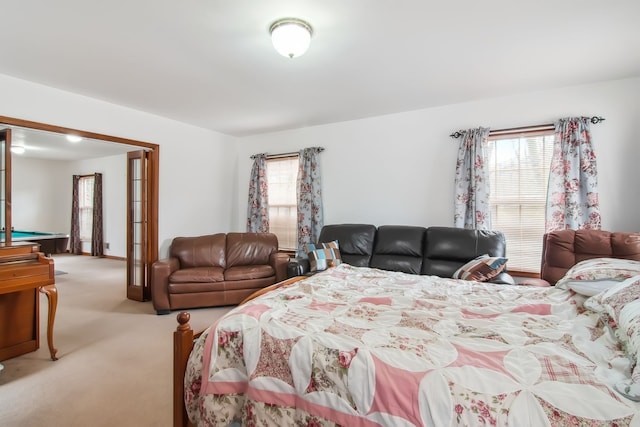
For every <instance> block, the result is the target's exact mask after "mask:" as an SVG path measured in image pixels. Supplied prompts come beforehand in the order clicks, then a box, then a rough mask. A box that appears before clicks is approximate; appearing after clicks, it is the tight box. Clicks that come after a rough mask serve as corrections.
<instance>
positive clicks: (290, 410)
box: [185, 264, 640, 427]
mask: <svg viewBox="0 0 640 427" xmlns="http://www.w3.org/2000/svg"><path fill="white" fill-rule="evenodd" d="M583 301H584V297H581V296H579V295H576V294H574V293H573V292H572V291H569V290H560V289H555V288H537V287H529V286H504V285H494V284H485V283H477V282H463V281H458V280H452V279H441V278H437V277H427V276H415V275H408V274H403V273H394V272H385V271H380V270H375V269H369V268H357V267H352V266H349V265H346V264H343V265H340V266H338V267H336V268H332V269H330V270H328V271H326V272H323V273H320V274H316V275H314V276H312V277H310V278H307V279H305V280H303V281H300V282H297V283H295V284H294V285H292V286H290V287H286V288H280V289H277V290H275V291H272V292H270V293H268V294H265V295H263V296H261V297H259V298H256V299H254V300H252V301H251V302H249V303H247V304H244V305H242V306H239V307H237V308H235V309H233V310H232V311H230V312H229V313H228V314H227V315H225V316H224V317H223V318H221V319H220V320H219V321H218V322H217V323H216V324H215V325H213V326H212V327H211V328H209V329H208V330H207V331H206V332H205V333H204V334H203V335H202V336H201V338H200V339H199V340H198V341H197V342H196V344H195V347H194V350H193V352H192V354H191V357H190V360H189V364H188V366H187V374H186V375H185V400H186V404H187V410H188V413H189V417H190V418H191V420H192V422H195V423H197V424H198V425H222V426H226V425H233V424H234V423H236V424H235V425H242V426H253V425H260V426H269V425H279V426H290V425H305V426H325V425H331V426H333V425H346V426H350V427H354V426H380V425H382V426H394V427H395V426H400V427H402V426H414V425H417V426H423V425H424V426H451V425H471V426H477V425H505V426H506V425H511V426H547V425H551V426H567V425H588V426H599V425H603V426H604V425H618V426H625V425H632V426H634V425H635V426H638V425H640V405H639V404H638V403H634V402H631V401H629V400H627V399H625V398H624V397H622V396H620V395H618V394H616V392H615V391H613V389H612V388H611V387H610V386H609V384H613V383H614V382H615V381H617V380H619V379H620V377H623V376H625V375H629V370H630V368H631V367H630V366H629V362H628V360H627V359H626V358H625V357H624V355H623V353H622V352H621V349H620V347H619V346H618V345H617V343H616V341H615V339H614V338H613V337H612V335H611V334H610V333H609V331H608V329H607V328H606V327H605V326H604V325H603V324H602V323H601V322H600V321H599V319H598V316H597V315H596V314H594V313H591V312H589V311H586V310H585V309H583V308H582V302H583Z"/></svg>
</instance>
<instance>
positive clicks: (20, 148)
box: [11, 145, 25, 154]
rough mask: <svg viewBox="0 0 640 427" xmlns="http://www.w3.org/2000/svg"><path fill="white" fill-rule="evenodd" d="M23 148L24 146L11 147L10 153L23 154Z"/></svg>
mask: <svg viewBox="0 0 640 427" xmlns="http://www.w3.org/2000/svg"><path fill="white" fill-rule="evenodd" d="M24 151H25V148H24V145H12V146H11V152H12V153H14V154H24Z"/></svg>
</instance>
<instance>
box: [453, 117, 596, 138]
mask: <svg viewBox="0 0 640 427" xmlns="http://www.w3.org/2000/svg"><path fill="white" fill-rule="evenodd" d="M604 120H605V119H604V117H600V116H593V117H591V118H589V121H590V122H591V123H593V124H594V125H595V124H598V123H600V122H603V121H604ZM551 129H555V126H554V124H553V123H547V124H544V125H537V126H521V127H517V128H508V129H496V130H492V131H490V132H489V134H490V135H491V134H496V133H508V132H517V131H520V130H530V131H538V130H551ZM464 132H465V131H463V130H459V131H457V132H454V133H452V134H451V135H449V136H450V137H451V138H460V137H461V136H462V135H464Z"/></svg>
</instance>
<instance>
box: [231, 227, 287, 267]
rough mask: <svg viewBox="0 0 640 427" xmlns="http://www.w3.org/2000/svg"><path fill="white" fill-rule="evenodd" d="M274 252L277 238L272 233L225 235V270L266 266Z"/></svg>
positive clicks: (276, 247) (276, 248)
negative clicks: (238, 267)
mask: <svg viewBox="0 0 640 427" xmlns="http://www.w3.org/2000/svg"><path fill="white" fill-rule="evenodd" d="M274 252H278V237H276V235H275V234H273V233H227V268H229V267H235V266H240V265H249V266H252V265H268V264H269V258H270V257H271V254H272V253H274Z"/></svg>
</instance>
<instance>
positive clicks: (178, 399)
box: [173, 311, 193, 427]
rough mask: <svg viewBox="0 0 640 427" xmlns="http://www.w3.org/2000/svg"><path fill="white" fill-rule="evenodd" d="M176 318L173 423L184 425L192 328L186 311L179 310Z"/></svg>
mask: <svg viewBox="0 0 640 427" xmlns="http://www.w3.org/2000/svg"><path fill="white" fill-rule="evenodd" d="M177 319H178V327H177V328H176V330H175V332H174V333H173V425H174V426H176V427H185V426H188V425H189V418H188V417H187V411H186V408H185V405H184V373H185V371H186V368H187V360H188V359H189V353H191V349H192V348H193V329H191V326H190V325H189V319H191V315H190V314H189V313H187V312H186V311H182V312H180V313H179V314H178V316H177Z"/></svg>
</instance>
